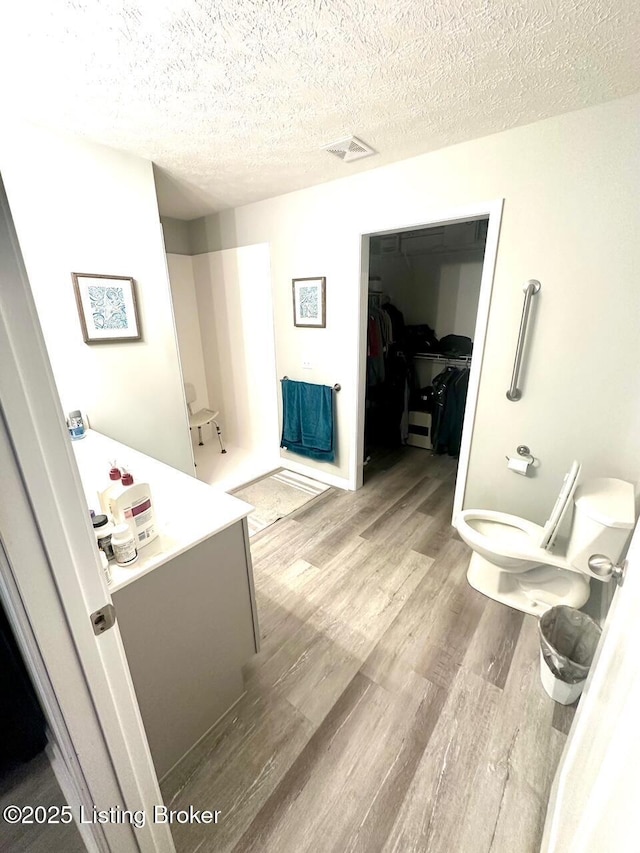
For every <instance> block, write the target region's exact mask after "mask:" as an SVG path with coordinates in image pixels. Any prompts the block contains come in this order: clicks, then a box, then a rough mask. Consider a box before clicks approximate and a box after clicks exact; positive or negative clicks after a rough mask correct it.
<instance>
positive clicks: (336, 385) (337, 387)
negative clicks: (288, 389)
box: [282, 376, 342, 391]
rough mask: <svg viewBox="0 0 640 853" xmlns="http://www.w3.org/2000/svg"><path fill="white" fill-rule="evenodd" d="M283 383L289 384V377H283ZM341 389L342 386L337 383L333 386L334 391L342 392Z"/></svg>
mask: <svg viewBox="0 0 640 853" xmlns="http://www.w3.org/2000/svg"><path fill="white" fill-rule="evenodd" d="M282 381H283V382H289V377H288V376H283V377H282ZM341 388H342V385H340V384H339V383H338V382H336V384H335V385H334V386H333V390H334V391H340V389H341Z"/></svg>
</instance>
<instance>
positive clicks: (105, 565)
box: [98, 551, 111, 586]
mask: <svg viewBox="0 0 640 853" xmlns="http://www.w3.org/2000/svg"><path fill="white" fill-rule="evenodd" d="M98 553H99V554H100V565H101V566H102V571H103V573H104V579H105V580H106V582H107V586H111V566H110V565H109V561H108V560H107V555H106V554H105V553H104V551H98Z"/></svg>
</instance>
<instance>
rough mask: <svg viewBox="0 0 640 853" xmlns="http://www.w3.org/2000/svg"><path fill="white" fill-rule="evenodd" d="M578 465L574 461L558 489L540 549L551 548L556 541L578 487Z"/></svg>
mask: <svg viewBox="0 0 640 853" xmlns="http://www.w3.org/2000/svg"><path fill="white" fill-rule="evenodd" d="M581 467H582V466H581V465H580V463H579V462H578V461H577V460H576V459H574V460H573V464H572V466H571V468H570V469H569V473H568V474H567V475H566V476H565V478H564V482H563V483H562V488H561V489H560V494H559V495H558V499H557V501H556V502H555V504H554V507H553V509H552V510H551V515H550V516H549V518H548V519H547V521H546V523H545V525H544V530H543V531H542V539H541V540H540V547H541V548H545V549H548V548H551V546H552V545H553V543H554V542H555V540H556V536H557V535H558V530H559V528H560V524H561V522H562V519H563V518H564V515H565V513H566V511H567V509H568V508H569V506H570V505H571V500H572V498H573V493H574V492H575V490H576V486H577V485H578V477H579V476H580V469H581Z"/></svg>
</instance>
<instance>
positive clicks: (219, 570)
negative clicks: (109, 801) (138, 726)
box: [112, 519, 257, 778]
mask: <svg viewBox="0 0 640 853" xmlns="http://www.w3.org/2000/svg"><path fill="white" fill-rule="evenodd" d="M245 527H246V521H245V520H244V519H243V520H241V521H238V522H236V523H235V524H233V525H232V526H231V527H227V528H226V529H225V530H223V531H221V532H220V533H217V534H216V535H214V536H211V537H210V538H209V539H205V540H204V541H203V542H200V543H199V544H198V545H195V546H194V547H193V548H190V549H189V550H187V551H184V552H183V553H181V554H179V555H178V556H176V557H174V558H173V559H171V560H169V562H167V563H163V564H162V565H161V566H159V567H158V568H156V569H154V571H153V572H149V573H148V574H146V575H144V576H143V577H141V578H140V579H139V580H137V581H136V582H135V583H131V584H128V585H127V586H125V587H123V588H122V589H119V590H117V591H116V592H114V593H113V595H112V598H113V603H114V605H115V609H116V617H117V620H118V625H119V626H120V633H121V635H122V640H123V643H124V647H125V651H126V654H127V660H128V662H129V668H130V670H131V677H132V679H133V684H134V687H135V691H136V695H137V697H138V703H139V705H140V713H141V714H142V720H143V722H144V727H145V730H146V732H147V739H148V741H149V747H150V749H151V754H152V756H153V760H154V763H155V765H156V772H157V774H158V777H159V778H162V777H163V776H164V775H165V774H166V773H167V772H168V771H169V770H170V769H171V768H172V767H173V766H174V764H176V762H177V761H179V760H180V758H182V756H183V755H185V754H186V753H187V752H188V751H189V750H190V749H191V747H192V746H194V745H195V744H196V743H197V742H198V741H199V740H200V738H201V737H202V736H203V735H204V734H205V733H206V732H207V731H208V730H209V729H210V728H211V726H212V725H213V724H214V723H215V722H216V720H218V719H219V718H220V717H221V716H222V715H223V714H224V713H225V712H226V711H227V710H228V709H229V708H230V707H231V706H232V705H233V704H234V703H235V702H236V701H237V700H238V699H239V698H240V696H241V695H242V693H243V691H244V685H243V680H242V666H243V665H244V664H245V663H246V662H247V661H248V660H249V658H250V657H251V656H252V655H253V654H254V653H255V652H256V646H257V643H256V638H255V634H254V620H253V618H252V614H253V611H254V606H253V602H252V597H253V592H252V585H251V580H250V573H251V562H250V556H249V553H248V550H247V549H248V544H247V539H246V538H245V530H244V528H245Z"/></svg>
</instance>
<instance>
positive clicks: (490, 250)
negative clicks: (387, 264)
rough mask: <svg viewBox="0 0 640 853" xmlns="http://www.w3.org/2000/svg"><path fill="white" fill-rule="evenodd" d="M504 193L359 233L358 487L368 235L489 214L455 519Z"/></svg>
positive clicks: (356, 483)
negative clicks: (418, 218) (501, 195)
mask: <svg viewBox="0 0 640 853" xmlns="http://www.w3.org/2000/svg"><path fill="white" fill-rule="evenodd" d="M503 205H504V199H502V198H499V199H494V200H493V201H486V202H478V203H476V204H469V205H465V206H464V207H459V208H454V209H452V210H446V211H442V212H439V213H437V214H435V215H434V214H433V213H429V214H426V215H425V217H424V218H423V219H421V220H420V221H419V222H411V223H406V222H403V223H402V224H398V223H397V222H394V223H389V225H385V226H384V227H382V228H379V229H377V230H375V231H369V232H366V233H362V234H360V238H359V239H360V314H359V316H360V323H359V328H358V357H357V386H356V387H357V388H358V400H357V412H356V418H355V429H354V433H353V434H352V440H353V446H354V447H355V448H356V453H355V454H354V456H353V458H352V464H351V470H350V472H349V479H350V483H351V484H352V485H351V488H355V489H359V488H361V487H362V483H363V480H364V422H365V398H366V377H367V316H368V293H369V240H370V238H371V237H373V236H378V235H383V234H396V233H402V232H404V231H415V230H417V229H419V228H432V227H435V226H440V225H451V224H453V223H459V222H468V221H470V220H473V219H479V218H483V217H488V218H489V225H488V229H487V241H486V244H485V252H484V259H483V262H482V279H481V282H480V297H479V300H478V313H477V316H476V325H475V332H474V341H473V358H472V360H471V369H470V372H469V389H468V391H467V403H466V407H465V413H464V422H463V427H462V442H461V446H460V458H459V461H458V474H457V477H456V487H455V493H454V498H453V519H454V520H455V518H456V516H457V514H458V513H459V512H460V511H461V510H462V505H463V502H464V495H465V491H466V486H467V475H468V471H469V457H470V454H471V442H472V439H473V428H474V424H475V417H476V409H477V405H478V391H479V388H480V376H481V372H482V360H483V356H484V348H485V343H486V336H487V326H488V324H489V309H490V306H491V293H492V290H493V280H494V275H495V267H496V260H497V254H498V240H499V236H500V225H501V222H502V209H503Z"/></svg>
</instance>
